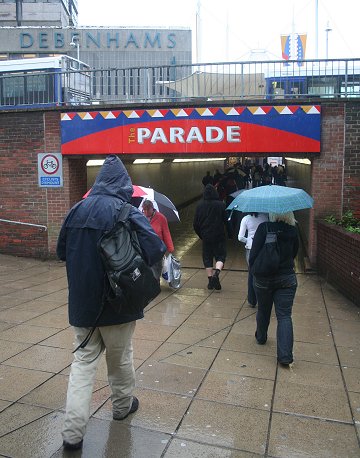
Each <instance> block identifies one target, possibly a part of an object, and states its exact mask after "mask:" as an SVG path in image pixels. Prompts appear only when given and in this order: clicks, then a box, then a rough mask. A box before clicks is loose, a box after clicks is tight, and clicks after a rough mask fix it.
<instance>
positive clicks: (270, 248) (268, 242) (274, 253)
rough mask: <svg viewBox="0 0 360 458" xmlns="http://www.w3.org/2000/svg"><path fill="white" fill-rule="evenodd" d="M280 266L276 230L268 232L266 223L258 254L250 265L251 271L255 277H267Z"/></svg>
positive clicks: (273, 273)
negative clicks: (263, 238)
mask: <svg viewBox="0 0 360 458" xmlns="http://www.w3.org/2000/svg"><path fill="white" fill-rule="evenodd" d="M279 266H280V249H279V244H278V240H277V232H269V230H268V225H266V238H265V242H264V245H263V246H262V248H261V250H260V252H259V254H258V255H257V257H256V259H255V261H254V262H253V265H252V267H251V273H252V275H254V276H255V277H269V276H271V275H276V273H277V272H278V270H279Z"/></svg>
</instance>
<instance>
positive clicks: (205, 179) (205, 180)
mask: <svg viewBox="0 0 360 458" xmlns="http://www.w3.org/2000/svg"><path fill="white" fill-rule="evenodd" d="M201 182H202V184H203V185H204V186H206V185H207V184H214V178H213V177H212V176H211V175H210V172H209V171H207V172H206V175H204V176H203V178H202V180H201Z"/></svg>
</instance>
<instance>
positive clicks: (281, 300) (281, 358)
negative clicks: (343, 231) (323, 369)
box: [249, 212, 299, 366]
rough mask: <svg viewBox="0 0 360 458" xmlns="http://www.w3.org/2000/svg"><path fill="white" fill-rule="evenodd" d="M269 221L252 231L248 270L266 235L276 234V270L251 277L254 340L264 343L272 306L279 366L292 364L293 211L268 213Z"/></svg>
mask: <svg viewBox="0 0 360 458" xmlns="http://www.w3.org/2000/svg"><path fill="white" fill-rule="evenodd" d="M269 221H270V222H268V223H266V222H265V223H261V224H260V225H259V226H258V228H257V230H256V233H255V236H254V240H253V244H252V248H251V251H250V258H249V265H250V269H251V268H252V266H253V264H254V262H255V260H256V258H257V256H258V255H259V253H260V251H261V248H262V247H263V245H264V243H265V240H266V234H267V233H268V232H275V233H276V234H277V243H278V246H279V253H280V262H279V268H278V271H277V272H274V274H273V275H271V276H266V277H259V276H256V275H255V276H254V289H255V293H256V298H257V301H258V311H257V314H256V332H255V338H256V341H257V343H258V344H260V345H264V344H265V343H266V341H267V331H268V327H269V323H270V317H271V310H272V306H273V304H274V305H275V313H276V318H277V331H276V341H277V359H278V362H279V363H280V364H282V365H284V366H288V365H289V364H291V363H292V362H293V344H294V335H293V324H292V318H291V314H292V306H293V302H294V297H295V293H296V288H297V279H296V274H295V270H294V259H295V257H296V255H297V252H298V249H299V238H298V232H297V228H296V227H295V224H296V222H295V218H294V213H293V212H287V213H282V214H276V213H269Z"/></svg>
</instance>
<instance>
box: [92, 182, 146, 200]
mask: <svg viewBox="0 0 360 458" xmlns="http://www.w3.org/2000/svg"><path fill="white" fill-rule="evenodd" d="M91 189H92V188H90V189H89V190H88V191H87V192H86V193H85V194H84V195H83V199H86V198H87V196H88V195H89V194H90V192H91ZM133 189H134V192H133V195H132V197H144V196H146V195H147V192H146V191H144V190H143V189H142V188H141V187H140V186H137V185H136V184H133Z"/></svg>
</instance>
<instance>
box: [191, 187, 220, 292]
mask: <svg viewBox="0 0 360 458" xmlns="http://www.w3.org/2000/svg"><path fill="white" fill-rule="evenodd" d="M226 220H227V218H226V211H225V204H224V202H223V201H221V200H220V198H219V194H218V192H217V190H216V188H215V187H214V186H212V185H211V184H207V185H206V186H205V190H204V198H203V200H202V201H201V202H200V203H199V205H198V206H197V208H196V212H195V217H194V222H193V227H194V230H195V232H196V234H197V235H198V236H199V238H200V239H201V240H202V242H203V247H202V248H203V249H202V255H203V263H204V267H205V270H206V274H207V277H208V289H216V290H220V289H221V284H220V280H219V274H220V272H221V270H222V268H223V267H224V263H225V259H226V238H225V229H224V224H225V223H226ZM214 259H215V270H214V269H213V262H214Z"/></svg>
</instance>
